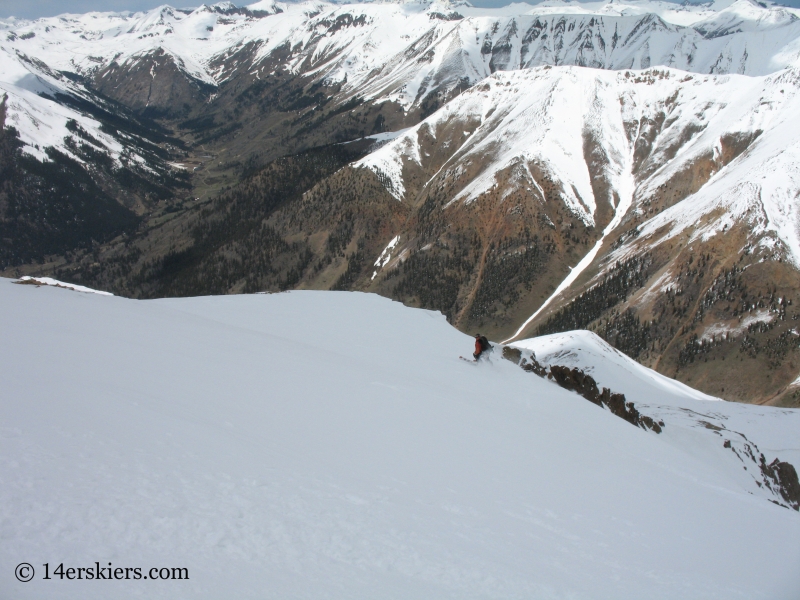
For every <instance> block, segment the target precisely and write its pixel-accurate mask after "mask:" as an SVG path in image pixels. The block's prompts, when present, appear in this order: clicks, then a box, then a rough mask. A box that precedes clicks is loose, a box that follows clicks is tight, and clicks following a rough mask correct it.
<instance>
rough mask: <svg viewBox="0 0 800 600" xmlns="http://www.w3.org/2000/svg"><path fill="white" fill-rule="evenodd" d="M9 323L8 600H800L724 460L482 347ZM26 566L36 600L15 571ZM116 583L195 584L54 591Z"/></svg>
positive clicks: (434, 332) (787, 556)
mask: <svg viewBox="0 0 800 600" xmlns="http://www.w3.org/2000/svg"><path fill="white" fill-rule="evenodd" d="M0 319H2V331H3V334H4V335H3V340H4V344H3V345H2V360H0V369H1V370H2V371H1V372H0V379H2V381H3V394H2V396H0V403H1V404H2V409H0V447H2V451H0V482H2V485H0V537H1V538H2V539H3V544H2V545H0V563H2V564H0V568H1V570H2V572H3V573H6V574H7V575H4V576H3V578H2V579H1V580H0V595H3V596H7V595H11V596H13V597H14V598H42V597H45V596H46V597H48V598H82V599H85V598H108V597H109V596H110V595H111V596H113V597H115V598H128V597H141V596H142V595H146V596H147V597H148V598H175V597H181V598H220V597H231V596H235V597H237V598H323V597H325V598H478V597H480V598H504V599H507V598H567V597H569V598H642V597H647V598H675V597H682V598H737V597H738V598H748V599H749V598H765V599H766V598H769V599H776V598H786V599H789V598H794V597H796V596H797V594H798V592H800V580H798V578H797V573H796V569H795V568H794V567H795V566H796V565H797V563H798V560H800V554H799V552H800V548H798V546H797V543H796V542H797V539H798V535H800V518H798V514H797V513H796V512H795V511H790V510H787V509H784V508H780V507H777V506H775V505H773V504H771V503H769V502H766V501H765V500H764V499H763V498H759V497H754V496H752V495H750V494H749V493H748V492H747V489H746V488H745V487H743V486H742V484H741V482H740V481H739V479H737V477H738V475H735V474H732V472H731V471H730V469H729V464H728V462H727V460H726V459H725V458H724V457H720V456H718V455H717V454H715V453H714V452H712V451H710V450H708V449H706V448H704V447H701V446H697V447H696V448H694V447H693V448H690V449H689V450H687V449H685V448H679V447H676V445H675V443H674V441H672V440H670V439H668V438H666V437H665V436H666V435H667V433H668V432H669V431H670V428H671V427H672V425H671V424H670V423H667V428H666V430H665V434H662V435H656V434H655V433H652V432H645V431H643V430H641V429H637V428H635V427H633V426H631V425H629V424H628V423H625V422H623V421H622V420H620V419H618V418H616V417H615V416H613V415H612V414H610V413H609V412H607V411H604V410H601V409H599V408H598V407H596V406H594V405H592V404H590V403H588V402H586V401H585V400H584V399H582V398H580V397H578V396H577V395H576V394H573V393H570V392H566V391H564V390H562V389H561V388H558V387H557V386H555V385H554V384H552V383H550V382H548V381H547V380H543V379H540V378H538V377H536V376H534V375H532V374H528V373H525V372H523V371H522V370H520V369H519V368H517V367H516V366H514V365H513V364H512V363H510V362H506V361H502V360H499V359H498V360H495V361H493V362H491V363H487V364H481V365H478V366H475V365H471V364H467V363H465V362H463V361H460V360H458V359H457V358H456V357H457V355H458V354H464V353H466V352H468V351H469V349H470V347H471V340H470V338H469V337H467V336H465V335H463V334H461V333H459V332H457V331H456V330H455V329H453V328H451V327H450V326H449V325H448V324H447V323H446V322H445V320H444V319H443V318H442V317H441V316H440V315H438V314H436V313H431V312H426V311H420V310H414V309H409V308H405V307H403V306H402V305H400V304H398V303H394V302H391V301H389V300H387V299H384V298H381V297H378V296H373V295H365V294H353V293H328V292H290V293H284V294H274V295H255V296H228V297H207V298H193V299H175V300H157V301H133V300H126V299H122V298H118V297H112V296H100V295H96V294H82V293H77V292H74V291H69V290H65V289H59V288H55V287H51V286H42V287H35V286H31V285H15V284H13V283H11V282H10V281H8V280H3V281H0ZM598 368H599V367H598ZM625 377H631V379H630V381H635V376H625ZM626 382H627V379H626V380H620V381H615V382H614V383H615V387H625V386H626V385H627V383H626ZM689 395H691V394H689ZM667 396H669V404H670V406H672V407H681V406H687V405H688V403H695V404H692V406H695V405H696V404H697V403H700V401H699V400H693V399H692V398H688V397H686V396H684V395H681V394H672V392H670V391H669V390H668V389H667V388H664V390H663V393H662V397H663V398H667ZM703 404H704V405H707V406H709V407H714V409H715V410H718V407H719V406H720V405H722V403H720V402H704V403H703ZM740 408H741V409H742V410H743V411H746V410H748V409H752V408H753V407H740ZM757 410H763V409H756V411H754V412H751V413H748V414H750V421H751V424H752V429H753V430H756V429H759V428H763V429H769V430H771V431H772V433H773V434H774V435H775V436H776V439H777V438H778V437H779V436H782V435H785V432H786V431H787V428H789V430H791V428H794V427H795V425H796V419H794V418H792V419H780V420H778V419H767V418H762V416H761V414H760V413H758V412H757ZM672 429H676V428H675V427H672ZM749 432H750V430H749V429H748V430H746V433H748V434H749ZM796 439H797V438H796V437H795V440H796ZM781 454H783V451H781ZM22 561H26V562H29V563H31V564H32V565H34V567H35V568H36V569H37V577H36V578H35V579H34V581H32V582H30V583H26V584H22V583H17V582H16V581H15V580H14V579H13V578H12V577H11V575H10V573H11V571H12V570H13V568H14V566H15V565H17V564H18V563H20V562H22ZM95 561H100V562H102V563H106V562H111V563H113V566H115V567H118V566H119V567H145V568H146V569H147V568H149V567H151V566H159V567H162V566H169V567H186V568H188V570H189V581H127V582H126V581H120V582H117V581H103V582H99V581H90V582H87V581H59V580H51V581H44V580H42V579H41V578H40V577H41V572H40V571H41V565H42V564H43V563H45V562H49V563H50V564H51V568H52V565H53V564H54V563H55V564H57V563H59V562H63V563H64V564H65V567H68V566H75V567H78V566H90V565H94V563H95ZM146 569H145V572H146Z"/></svg>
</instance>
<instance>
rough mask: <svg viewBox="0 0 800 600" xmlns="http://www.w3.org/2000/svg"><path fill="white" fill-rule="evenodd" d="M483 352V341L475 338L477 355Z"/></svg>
mask: <svg viewBox="0 0 800 600" xmlns="http://www.w3.org/2000/svg"><path fill="white" fill-rule="evenodd" d="M481 352H483V348H482V347H481V341H480V340H479V339H478V338H475V354H480V353H481Z"/></svg>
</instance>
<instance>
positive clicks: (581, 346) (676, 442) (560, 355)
mask: <svg viewBox="0 0 800 600" xmlns="http://www.w3.org/2000/svg"><path fill="white" fill-rule="evenodd" d="M513 346H514V347H517V348H523V349H526V350H531V351H533V353H534V355H535V357H536V359H537V360H538V361H539V362H540V363H541V364H542V365H545V366H551V365H560V366H566V367H569V368H577V369H579V370H581V371H583V372H584V373H586V374H587V375H589V376H591V377H592V378H593V379H594V380H595V381H596V382H597V384H598V386H600V387H608V388H610V389H611V390H613V391H615V392H618V393H623V394H625V397H626V400H628V401H633V402H634V403H635V406H636V408H637V409H638V410H639V411H640V412H641V413H642V414H645V415H647V416H649V417H651V418H652V419H654V420H656V421H659V420H661V421H664V422H665V423H666V424H667V425H666V426H665V427H664V429H663V431H662V432H661V435H662V436H663V439H664V440H665V441H666V442H667V443H669V444H671V445H673V446H675V447H676V448H678V449H681V450H682V451H686V452H713V453H715V454H717V455H718V456H719V458H720V459H722V460H724V461H726V462H727V463H728V465H729V467H730V469H731V472H732V473H734V472H735V473H736V474H737V475H740V477H739V481H740V482H741V484H742V486H744V487H745V488H748V489H749V490H750V493H752V494H755V495H759V496H763V497H766V498H768V499H771V500H775V499H776V498H777V501H784V502H785V499H783V498H782V497H781V495H780V494H779V493H776V492H775V490H774V489H770V488H774V487H775V486H774V482H769V481H768V480H767V481H765V479H764V476H763V472H762V471H761V468H760V466H761V462H760V457H759V454H761V453H764V454H765V458H764V463H765V464H768V463H770V462H772V461H773V460H776V459H778V458H779V459H780V460H783V461H786V462H789V463H790V464H792V465H793V466H794V465H800V446H798V444H797V443H796V440H797V439H800V438H798V437H797V435H798V433H800V411H797V410H791V409H789V410H785V409H784V410H781V409H775V408H771V407H759V406H743V405H741V404H737V403H731V402H725V401H724V400H720V399H719V398H714V397H712V396H709V395H707V394H704V393H702V392H700V391H698V390H695V389H693V388H691V387H689V386H687V385H685V384H683V383H681V382H679V381H676V380H674V379H671V378H669V377H665V376H664V375H661V374H660V373H657V372H655V371H653V370H652V369H648V368H647V367H645V366H643V365H640V364H639V363H637V362H636V361H635V360H633V359H631V358H629V357H627V356H625V355H624V354H622V353H621V352H619V351H618V350H616V349H614V348H613V347H611V346H610V345H609V344H607V343H606V342H605V341H604V340H603V339H601V338H600V337H598V336H597V335H595V334H594V333H592V332H590V331H568V332H565V333H557V334H552V335H545V336H540V337H536V338H530V339H525V340H520V341H518V342H514V344H513ZM780 419H787V420H788V421H791V425H788V426H787V428H786V429H784V430H782V431H781V432H777V431H776V430H775V429H774V428H773V424H774V423H775V422H776V421H777V420H780ZM779 455H780V456H779ZM742 467H744V468H742Z"/></svg>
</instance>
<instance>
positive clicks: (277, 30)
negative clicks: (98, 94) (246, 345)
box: [0, 0, 800, 193]
mask: <svg viewBox="0 0 800 600" xmlns="http://www.w3.org/2000/svg"><path fill="white" fill-rule="evenodd" d="M796 13H797V11H794V10H793V9H785V8H782V7H778V6H775V5H772V4H769V3H755V2H752V1H750V0H737V1H736V2H733V3H730V2H715V3H712V4H706V5H701V6H677V5H675V4H672V3H663V2H611V3H602V2H600V3H584V4H580V3H575V2H546V3H543V4H540V5H536V6H530V5H527V4H510V5H509V6H507V7H504V8H502V9H479V8H474V7H470V6H468V5H465V4H452V3H448V2H421V3H420V2H405V3H358V4H333V3H327V2H318V1H308V2H292V3H276V2H269V1H263V2H258V3H256V4H251V5H249V6H246V7H242V8H238V7H236V6H235V5H233V4H231V3H227V2H226V3H221V4H213V5H203V6H201V7H199V8H197V9H193V10H183V9H176V8H172V7H170V6H166V5H165V6H161V7H159V8H156V9H153V10H151V11H147V12H140V13H98V12H92V13H87V14H83V15H62V16H59V17H52V18H45V19H38V20H36V21H23V20H18V19H8V20H6V21H4V23H3V26H2V30H1V31H2V34H0V56H1V57H2V61H0V86H2V90H3V91H4V92H5V93H7V94H8V95H9V96H10V97H11V101H10V102H9V106H11V108H10V110H9V122H10V123H11V124H15V126H16V127H17V128H18V129H19V130H20V133H21V135H22V138H23V141H24V142H25V144H26V151H28V152H30V153H33V154H36V155H37V156H39V157H40V158H43V152H42V148H43V147H45V146H47V145H56V146H59V147H61V149H62V150H63V151H65V152H67V153H69V149H68V148H67V147H65V146H64V144H63V143H62V140H63V138H64V137H65V136H66V135H67V134H66V133H65V131H64V127H65V124H66V121H67V120H69V119H73V120H76V121H77V120H79V119H78V117H76V115H74V114H72V113H70V114H69V115H67V114H62V113H64V110H63V109H61V108H57V107H55V106H53V105H52V103H50V102H49V101H48V100H42V101H40V100H37V99H36V98H34V97H33V96H34V95H42V94H44V95H47V96H53V95H54V94H55V93H67V94H78V95H80V94H81V93H82V86H81V85H80V84H79V83H76V82H75V81H71V80H67V79H65V78H64V77H63V76H62V75H60V72H68V73H76V74H78V75H80V76H85V77H93V76H94V75H95V74H97V73H100V72H104V70H107V69H110V68H114V69H118V68H122V69H125V68H132V67H133V66H134V65H135V64H136V63H138V61H140V60H143V59H145V58H147V57H148V56H150V55H153V54H154V53H159V54H160V55H163V56H166V57H167V58H168V59H170V60H172V61H173V62H174V64H175V65H176V67H177V68H178V69H179V70H180V71H182V72H184V73H185V74H186V76H188V77H189V78H191V79H193V80H195V81H197V82H202V83H203V84H205V85H210V86H217V85H221V84H224V82H225V81H226V80H227V78H228V77H230V76H231V74H232V73H234V72H237V68H239V69H240V68H241V67H242V65H241V64H239V61H240V60H247V61H250V63H249V64H248V65H247V70H248V72H249V73H251V75H253V76H254V77H256V78H262V77H269V76H270V72H268V71H267V70H265V68H264V65H265V64H266V63H264V61H265V59H267V58H268V57H269V56H270V54H271V53H272V52H273V51H274V50H276V49H277V48H282V47H286V46H287V45H288V47H289V48H292V53H291V55H290V56H289V57H288V58H287V59H286V60H285V63H284V64H283V66H282V68H285V69H288V70H289V71H291V72H295V73H304V74H306V75H310V76H313V77H316V78H318V79H322V80H324V81H326V82H329V83H341V84H343V86H344V87H343V92H342V93H343V95H344V96H356V95H357V96H359V97H361V98H364V99H367V100H371V101H373V102H382V101H394V102H397V103H399V104H400V105H401V106H403V107H405V108H407V109H410V108H412V107H413V106H416V105H418V104H419V103H421V102H422V101H423V100H424V98H425V97H426V95H428V94H431V93H440V92H441V93H445V94H448V93H450V92H452V91H453V90H454V89H456V88H463V86H465V85H471V84H475V83H476V82H478V81H480V80H482V79H484V78H486V77H488V76H489V75H491V74H492V73H493V72H496V71H508V70H516V69H526V68H531V67H536V66H542V65H583V66H591V67H601V68H605V69H612V70H613V69H631V68H634V69H636V68H647V67H651V66H656V65H664V66H669V67H673V68H679V69H684V70H687V71H691V72H700V73H708V72H712V73H720V74H725V73H743V74H747V75H764V74H768V73H772V72H776V71H778V70H780V69H783V68H786V67H791V66H795V65H800V21H798V18H797V14H796ZM244 47H255V48H256V51H255V52H254V53H253V54H251V55H248V56H247V57H246V58H241V57H239V56H238V55H237V51H238V49H241V48H244ZM153 76H154V77H155V76H156V74H155V73H154V74H153ZM67 112H69V109H67ZM81 126H82V127H83V128H84V129H86V130H87V131H90V132H91V133H92V135H93V136H94V137H95V138H97V139H98V140H100V142H101V144H103V145H104V146H105V151H106V152H107V153H109V154H110V155H111V156H113V157H114V158H115V159H118V158H119V155H120V153H121V152H122V150H121V148H120V147H119V144H115V143H113V142H112V141H111V140H106V139H105V138H104V136H103V135H101V134H100V133H98V131H97V128H96V127H93V126H92V124H91V123H89V122H81ZM37 145H38V146H39V149H38V150H37V149H36V146H37ZM76 158H78V157H76ZM134 159H135V157H134ZM398 190H399V188H398ZM398 193H399V192H398Z"/></svg>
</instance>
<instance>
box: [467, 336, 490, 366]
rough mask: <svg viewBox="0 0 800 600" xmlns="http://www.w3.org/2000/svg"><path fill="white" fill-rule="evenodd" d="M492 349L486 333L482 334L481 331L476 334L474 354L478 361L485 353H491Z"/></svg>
mask: <svg viewBox="0 0 800 600" xmlns="http://www.w3.org/2000/svg"><path fill="white" fill-rule="evenodd" d="M491 350H492V346H491V344H489V340H487V339H486V336H485V335H481V334H480V333H476V334H475V352H474V353H473V354H472V356H473V357H474V358H475V360H476V361H477V360H478V359H479V358H480V357H481V356H483V354H484V353H487V354H488V353H489V352H491Z"/></svg>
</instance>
